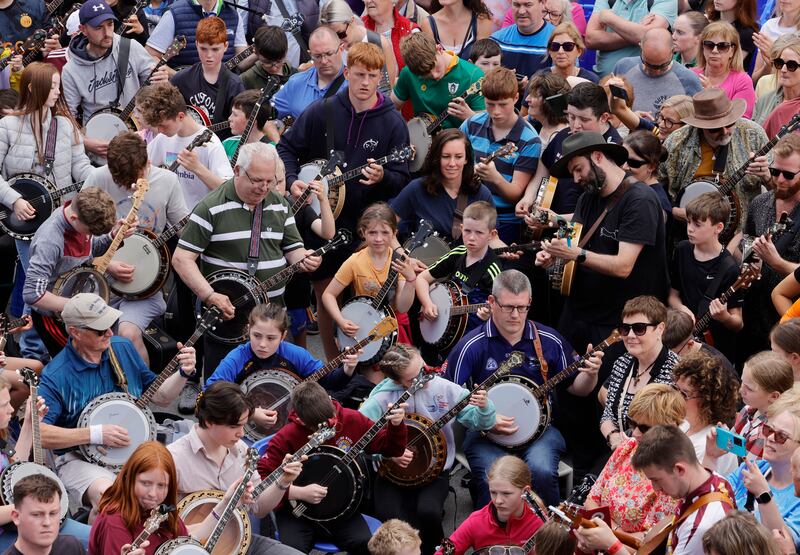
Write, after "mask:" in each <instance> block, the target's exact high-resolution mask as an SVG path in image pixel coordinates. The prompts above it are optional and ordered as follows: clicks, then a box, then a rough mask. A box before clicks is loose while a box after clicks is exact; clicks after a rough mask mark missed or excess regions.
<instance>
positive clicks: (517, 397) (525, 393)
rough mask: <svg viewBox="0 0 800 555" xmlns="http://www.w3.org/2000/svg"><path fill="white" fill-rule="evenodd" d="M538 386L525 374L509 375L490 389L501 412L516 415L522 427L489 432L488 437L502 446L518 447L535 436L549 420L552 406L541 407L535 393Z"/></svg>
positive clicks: (492, 398) (496, 407) (516, 421)
mask: <svg viewBox="0 0 800 555" xmlns="http://www.w3.org/2000/svg"><path fill="white" fill-rule="evenodd" d="M537 388H538V386H537V385H536V383H534V382H533V380H530V379H528V378H525V377H523V376H515V375H511V376H506V377H505V378H501V379H500V381H499V382H498V383H496V384H495V385H493V386H492V387H490V388H489V392H488V395H489V399H490V400H491V401H492V402H493V403H494V406H495V409H496V410H497V413H498V414H502V415H505V416H513V417H514V423H515V424H516V425H517V426H519V430H517V431H516V432H514V433H513V434H511V435H501V434H496V433H492V432H489V433H487V434H486V436H487V437H488V438H489V439H491V440H492V441H494V442H495V443H497V444H499V445H503V446H505V447H518V446H520V445H525V444H526V443H528V442H529V441H531V440H533V439H535V438H536V437H537V436H538V434H539V433H541V432H542V431H544V428H545V427H546V425H547V424H548V423H549V422H550V406H549V404H548V405H547V406H546V407H542V405H541V404H540V403H539V400H538V399H537V398H536V397H535V396H534V395H533V391H535V390H536V389H537Z"/></svg>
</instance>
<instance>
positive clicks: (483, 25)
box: [428, 0, 492, 60]
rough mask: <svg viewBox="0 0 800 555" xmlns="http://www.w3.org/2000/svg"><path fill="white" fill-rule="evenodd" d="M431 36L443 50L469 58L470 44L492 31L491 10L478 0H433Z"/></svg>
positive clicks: (430, 16) (464, 58) (430, 21)
mask: <svg viewBox="0 0 800 555" xmlns="http://www.w3.org/2000/svg"><path fill="white" fill-rule="evenodd" d="M431 11H432V12H433V13H432V14H431V15H429V16H428V24H429V25H430V30H431V36H432V37H433V40H435V41H436V42H437V43H438V44H441V45H442V47H444V49H445V50H450V51H451V52H453V54H455V55H457V56H459V57H460V58H461V59H463V60H469V55H470V52H471V51H472V45H473V44H474V43H475V41H476V40H478V39H486V38H489V35H491V34H492V13H491V12H490V11H489V8H487V7H486V4H484V3H483V2H482V0H433V1H432V2H431Z"/></svg>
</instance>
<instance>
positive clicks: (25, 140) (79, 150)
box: [0, 113, 92, 208]
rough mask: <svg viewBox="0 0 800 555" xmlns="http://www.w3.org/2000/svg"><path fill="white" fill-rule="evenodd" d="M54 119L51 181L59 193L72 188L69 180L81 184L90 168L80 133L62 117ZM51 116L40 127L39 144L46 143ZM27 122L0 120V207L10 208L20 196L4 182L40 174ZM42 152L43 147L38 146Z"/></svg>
mask: <svg viewBox="0 0 800 555" xmlns="http://www.w3.org/2000/svg"><path fill="white" fill-rule="evenodd" d="M56 118H57V119H58V136H57V141H56V153H55V161H54V164H53V174H52V175H51V176H50V179H51V181H53V182H55V184H56V186H57V187H58V188H59V189H63V188H64V187H68V186H69V185H72V183H73V179H74V180H75V181H76V182H77V181H83V180H84V179H86V178H87V177H88V176H89V172H91V170H92V165H91V164H90V163H89V158H88V157H87V156H86V152H85V151H84V148H83V138H82V136H81V135H80V133H78V134H77V140H76V137H75V133H73V127H72V122H70V120H69V119H68V118H65V117H63V116H56ZM51 119H52V118H51V116H50V114H49V113H48V114H47V115H46V116H45V120H44V123H43V128H44V129H43V131H42V134H43V138H42V141H43V142H46V141H47V133H48V131H49V130H50V121H51ZM33 137H34V136H33V129H32V127H31V118H30V116H29V115H25V116H6V117H4V118H2V119H0V203H2V204H3V205H5V206H7V207H9V208H11V207H12V206H13V204H14V203H15V202H16V201H17V199H19V198H20V194H19V193H17V192H16V191H14V190H13V189H12V188H11V187H9V185H8V182H7V181H6V180H7V179H10V178H11V177H13V176H14V175H16V174H18V173H38V174H40V175H41V174H44V168H43V167H42V165H41V164H39V156H38V153H37V150H36V140H35V139H34V138H33ZM42 148H44V144H43V145H42Z"/></svg>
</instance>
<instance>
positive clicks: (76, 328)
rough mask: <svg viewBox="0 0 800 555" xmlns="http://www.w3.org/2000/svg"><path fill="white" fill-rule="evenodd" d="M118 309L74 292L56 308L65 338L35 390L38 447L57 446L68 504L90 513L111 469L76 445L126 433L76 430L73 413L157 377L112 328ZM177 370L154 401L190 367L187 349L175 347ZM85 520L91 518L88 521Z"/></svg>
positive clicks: (115, 440) (169, 395)
mask: <svg viewBox="0 0 800 555" xmlns="http://www.w3.org/2000/svg"><path fill="white" fill-rule="evenodd" d="M121 316H122V312H121V311H119V310H117V309H115V308H113V307H110V306H108V305H107V304H106V303H105V302H104V301H103V299H101V298H100V297H98V296H97V295H95V294H93V293H79V294H77V295H75V296H74V297H72V298H71V299H69V300H68V301H67V303H66V304H65V305H64V309H63V310H62V311H61V318H62V320H63V321H64V324H65V325H66V327H67V332H68V333H69V341H68V343H67V346H66V347H65V348H64V350H63V351H61V353H59V354H58V356H56V357H54V358H53V360H52V361H51V362H50V364H48V365H47V366H46V367H45V368H44V370H43V371H42V378H41V384H40V385H39V394H40V395H41V396H42V398H43V399H44V401H45V404H46V405H47V407H48V412H47V414H46V415H45V417H44V419H43V422H42V446H43V447H44V448H45V449H55V450H56V454H57V455H58V457H57V459H56V469H57V472H58V475H59V478H61V481H62V482H63V483H64V487H66V488H67V493H69V496H70V501H71V502H72V503H73V504H76V505H78V506H81V505H86V504H88V505H91V507H92V510H93V512H94V511H96V509H97V505H98V503H99V501H100V497H101V496H102V494H103V492H104V491H105V490H106V489H107V488H108V487H109V486H110V485H111V484H112V483H113V482H114V478H115V476H114V473H113V472H111V471H110V470H108V469H106V468H103V467H100V466H97V465H95V464H92V463H90V462H88V461H87V460H86V459H84V458H83V455H81V454H80V452H79V451H78V450H77V449H76V448H77V447H78V446H79V445H86V444H95V445H105V446H108V447H124V446H127V445H129V444H130V438H129V436H128V430H127V429H126V428H124V427H122V426H118V425H116V424H103V425H97V426H91V427H90V428H78V427H77V424H78V417H79V416H80V414H81V412H82V411H83V409H84V408H85V407H86V405H88V404H89V403H90V402H91V401H92V400H93V399H95V398H97V397H99V396H100V395H104V394H106V393H111V392H114V391H123V392H124V391H127V392H128V393H129V394H130V395H131V396H132V397H134V398H137V397H139V396H141V394H142V393H143V392H144V391H145V390H146V389H147V387H148V386H150V384H151V383H152V382H153V380H155V379H156V375H155V374H153V373H152V372H151V371H150V369H149V368H147V365H146V364H145V363H144V361H143V360H142V358H141V357H140V356H139V355H138V353H137V352H136V349H134V348H133V345H132V344H131V342H130V341H128V340H127V339H125V338H123V337H114V332H113V331H111V329H112V327H114V325H115V323H116V322H117V321H118V320H119V318H120V317H121ZM178 348H179V349H180V353H179V354H178V361H179V363H180V368H179V371H178V372H177V373H175V374H173V375H172V376H170V377H168V378H167V379H166V381H165V382H164V383H163V384H162V385H161V387H159V389H158V391H157V392H156V394H155V396H154V397H153V403H155V404H156V405H158V406H167V405H169V404H170V403H171V402H172V401H173V400H175V398H176V397H177V396H178V394H179V393H180V392H181V389H182V388H183V386H184V384H185V383H186V379H187V378H188V377H189V376H190V375H192V374H194V372H195V352H194V348H193V347H183V346H182V345H181V344H180V343H179V344H178ZM90 522H91V519H90Z"/></svg>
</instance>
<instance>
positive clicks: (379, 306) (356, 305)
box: [336, 220, 433, 365]
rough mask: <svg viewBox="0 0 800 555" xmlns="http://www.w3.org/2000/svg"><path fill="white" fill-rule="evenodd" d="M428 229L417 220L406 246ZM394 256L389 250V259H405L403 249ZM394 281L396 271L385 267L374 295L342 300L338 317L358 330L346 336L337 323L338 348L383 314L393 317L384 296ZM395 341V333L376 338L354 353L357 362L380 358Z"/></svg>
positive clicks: (416, 242) (413, 244) (418, 241)
mask: <svg viewBox="0 0 800 555" xmlns="http://www.w3.org/2000/svg"><path fill="white" fill-rule="evenodd" d="M432 229H433V228H432V227H431V224H429V223H428V222H426V221H425V220H420V223H419V229H417V232H416V233H415V234H414V237H412V238H411V243H410V246H411V247H412V248H414V247H416V246H418V245H420V244H422V242H423V241H424V240H425V237H427V235H428V234H429V233H430V232H431V230H432ZM395 256H396V253H392V260H395V259H396V260H400V261H403V260H405V259H406V255H405V254H404V253H401V254H399V255H397V258H395ZM396 282H397V271H396V270H395V269H394V268H389V273H388V274H387V276H386V281H385V282H384V283H383V286H382V287H381V288H380V290H379V291H378V292H377V293H375V295H374V296H369V295H358V296H356V297H353V298H352V299H350V300H349V301H347V303H345V305H344V306H343V307H342V317H343V318H345V319H347V320H350V321H351V322H355V323H356V324H357V325H358V331H357V332H356V333H355V335H354V336H353V337H350V336H349V335H346V334H345V333H344V331H342V329H341V328H339V327H338V326H337V328H336V340H337V341H338V343H339V348H340V349H346V348H347V347H352V346H353V345H355V343H356V342H357V341H360V340H362V339H364V338H365V337H366V336H367V335H368V334H369V332H368V331H367V330H371V329H372V328H374V327H375V326H376V325H377V324H378V322H380V321H381V320H383V319H385V318H387V317H391V318H394V317H395V312H394V309H393V308H392V306H391V303H390V302H389V301H388V296H389V290H390V289H391V288H392V287H394V285H395V283H396ZM396 341H397V336H396V335H395V334H392V335H388V336H386V337H384V338H383V340H381V341H380V342H375V343H370V344H369V345H367V346H365V347H364V352H363V353H362V354H361V355H360V356H359V357H358V361H359V363H363V364H365V365H369V364H375V363H376V362H378V361H379V360H380V359H381V358H383V355H384V354H385V353H386V351H387V350H388V349H389V348H390V347H391V346H392V345H394V344H395V342H396Z"/></svg>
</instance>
